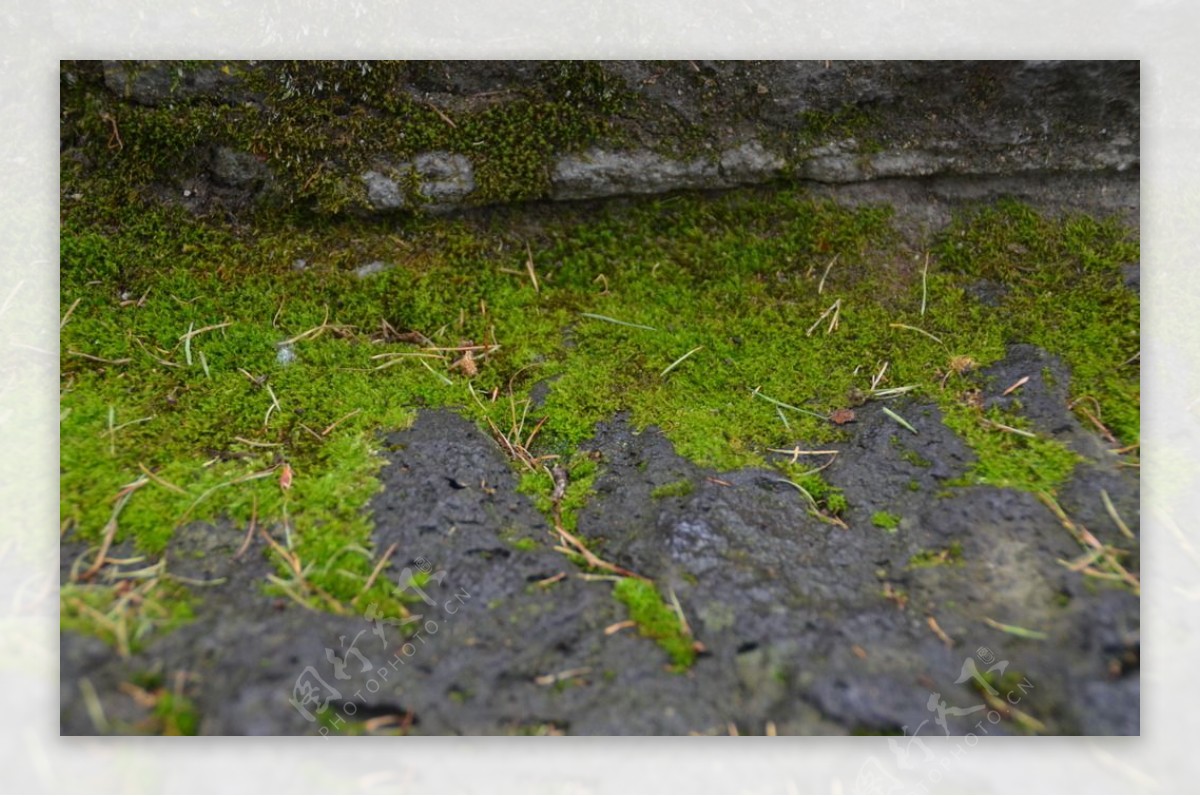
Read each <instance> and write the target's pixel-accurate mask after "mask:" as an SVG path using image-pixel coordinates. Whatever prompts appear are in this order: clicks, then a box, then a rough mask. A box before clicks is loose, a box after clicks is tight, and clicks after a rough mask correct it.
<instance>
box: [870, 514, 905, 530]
mask: <svg viewBox="0 0 1200 796" xmlns="http://www.w3.org/2000/svg"><path fill="white" fill-rule="evenodd" d="M871 524H872V525H874V526H875V527H876V528H882V529H883V530H885V531H888V532H889V533H895V532H896V529H897V528H899V527H900V516H899V515H897V514H892V513H891V512H887V511H877V512H875V513H874V514H872V515H871Z"/></svg>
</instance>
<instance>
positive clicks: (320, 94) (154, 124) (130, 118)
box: [63, 61, 631, 214]
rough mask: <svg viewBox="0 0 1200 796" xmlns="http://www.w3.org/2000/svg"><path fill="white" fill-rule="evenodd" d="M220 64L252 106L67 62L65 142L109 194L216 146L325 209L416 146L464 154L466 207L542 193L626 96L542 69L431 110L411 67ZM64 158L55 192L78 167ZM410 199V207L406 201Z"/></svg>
mask: <svg viewBox="0 0 1200 796" xmlns="http://www.w3.org/2000/svg"><path fill="white" fill-rule="evenodd" d="M226 68H232V69H236V70H237V71H238V73H239V75H240V77H241V78H242V79H243V80H244V81H245V84H246V87H247V88H248V89H249V90H250V91H252V92H254V93H255V94H256V95H257V96H258V98H259V103H261V105H259V104H258V103H255V104H241V103H230V104H223V103H219V102H213V101H209V100H201V101H197V102H192V103H175V102H172V103H166V104H163V105H160V106H157V107H147V106H142V105H137V104H134V103H130V102H126V101H123V100H121V99H119V98H116V97H113V96H112V95H110V94H109V93H108V92H106V91H105V90H104V89H103V88H102V87H101V85H100V84H101V82H102V80H103V75H102V74H100V73H99V72H98V71H96V70H90V69H87V68H83V67H78V66H76V67H75V68H74V69H73V70H72V73H73V74H75V75H76V77H77V78H80V77H81V78H82V80H77V83H76V84H68V83H66V82H64V84H63V85H64V99H63V135H64V138H65V139H66V140H68V141H70V142H71V143H73V144H76V145H78V146H79V147H80V149H81V150H82V151H83V152H84V153H85V154H86V155H87V157H89V158H91V159H92V160H93V164H92V165H93V168H95V169H96V170H97V172H102V173H107V174H108V177H109V180H108V181H107V187H108V188H109V189H110V192H109V193H110V196H111V198H113V199H115V198H117V194H118V193H123V194H124V195H126V196H128V195H129V194H130V193H131V192H132V193H134V194H136V193H138V192H140V191H141V190H142V189H144V188H145V187H147V186H148V185H149V184H150V183H152V182H155V181H175V180H178V179H179V178H180V177H183V176H191V175H192V174H193V173H194V172H195V170H196V168H197V164H198V163H201V162H202V161H203V154H204V153H203V152H201V150H202V149H203V148H204V147H207V146H210V145H212V144H217V145H225V146H229V147H232V148H234V149H236V150H238V151H245V152H250V153H253V154H254V155H255V156H257V157H258V158H259V159H260V160H261V161H262V162H263V163H264V165H265V166H267V167H268V168H269V169H270V171H271V172H272V173H273V174H274V175H275V176H276V178H277V179H278V181H279V185H278V186H277V187H278V191H276V196H277V197H287V200H288V201H289V202H291V201H296V202H298V203H299V204H300V205H301V207H303V208H315V209H318V210H320V211H322V212H325V213H335V214H336V213H341V212H343V211H347V210H352V209H354V208H355V207H361V206H362V205H363V203H364V200H365V190H364V188H363V186H362V184H361V182H360V181H359V179H358V176H357V175H359V174H362V173H363V172H364V171H366V170H368V169H370V168H372V167H374V166H375V165H376V164H378V163H381V162H389V163H392V164H393V165H396V166H400V165H401V164H402V163H404V162H405V161H406V159H408V158H411V157H412V156H414V155H416V154H418V153H420V152H428V151H447V152H454V153H459V154H463V155H466V156H468V157H470V158H471V160H472V161H473V164H474V166H475V180H476V190H475V192H474V193H473V194H472V196H471V197H470V201H472V202H475V203H491V202H505V201H513V200H522V199H531V198H539V197H541V196H543V195H544V194H545V192H546V190H547V188H548V187H549V169H550V165H551V163H552V160H553V158H554V157H555V156H556V155H558V154H561V153H563V152H567V151H572V150H575V149H581V148H583V147H585V146H587V145H590V144H593V143H596V142H598V141H600V140H603V139H605V138H616V137H617V136H616V133H615V131H614V130H613V126H612V119H613V118H614V117H615V116H616V115H618V114H619V113H620V112H621V110H622V109H623V108H624V107H626V105H627V104H628V102H629V101H630V100H629V98H630V96H631V94H630V92H629V91H628V90H627V89H625V88H624V86H623V83H622V82H621V81H620V80H619V79H618V78H615V77H613V76H610V75H608V74H607V73H606V72H605V70H604V69H603V67H602V66H601V65H599V64H597V63H596V62H586V61H580V62H570V61H567V62H548V63H547V64H545V65H544V66H543V68H542V69H543V71H542V75H541V79H540V80H539V81H535V82H533V83H531V84H530V85H529V86H528V87H526V88H525V89H524V90H523V91H521V92H514V94H513V96H511V97H509V98H507V100H506V101H505V102H501V103H495V104H488V103H483V104H482V105H479V104H476V106H477V107H475V108H474V109H471V110H462V109H455V108H448V109H446V110H441V109H438V108H435V107H433V106H432V105H430V104H428V103H426V102H423V101H421V100H419V99H416V98H414V97H413V96H411V95H410V94H409V93H408V91H407V90H406V85H407V84H408V83H409V82H410V81H409V78H410V76H411V75H412V74H413V73H415V72H418V71H420V70H421V69H422V68H423V65H421V64H408V63H405V62H403V61H268V62H258V63H256V64H254V65H252V66H251V65H247V64H234V65H232V66H230V65H227V67H226ZM114 128H115V129H116V130H117V132H118V134H119V138H120V144H119V145H117V142H116V139H115V138H114V137H113V130H114ZM71 164H72V166H73V167H72V168H71V169H70V170H69V171H66V172H64V186H66V185H73V184H74V183H75V180H76V178H77V176H78V175H79V173H80V171H79V169H78V168H74V166H75V165H76V164H75V163H74V162H73V161H72V162H71ZM98 183H99V181H98V180H91V186H90V187H92V188H96V187H98ZM411 187H413V186H410V188H411ZM75 192H76V191H72V193H75ZM89 198H94V197H89ZM410 199H413V200H414V201H419V200H420V198H419V197H418V196H416V194H415V193H412V194H411V195H410ZM276 209H279V208H276ZM283 209H284V210H286V208H283Z"/></svg>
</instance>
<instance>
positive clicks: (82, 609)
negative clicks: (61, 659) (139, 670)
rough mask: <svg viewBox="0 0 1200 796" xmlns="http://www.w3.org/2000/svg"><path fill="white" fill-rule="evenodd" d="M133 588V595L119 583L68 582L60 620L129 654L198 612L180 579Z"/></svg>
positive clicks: (65, 624) (154, 582) (74, 629)
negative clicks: (121, 587) (120, 587)
mask: <svg viewBox="0 0 1200 796" xmlns="http://www.w3.org/2000/svg"><path fill="white" fill-rule="evenodd" d="M127 585H128V584H127ZM132 588H133V590H134V591H133V593H132V594H130V595H128V596H127V595H126V594H125V593H124V591H123V590H121V589H118V588H117V587H116V586H111V585H100V584H97V585H91V584H82V583H64V584H63V586H62V589H61V592H60V598H59V626H60V627H61V628H62V629H63V630H73V631H75V632H77V633H84V634H87V635H91V636H96V637H97V638H100V639H103V640H104V641H106V642H108V643H109V644H112V645H113V646H114V647H116V648H117V650H118V651H119V652H120V653H121V654H122V655H124V656H128V655H130V654H132V653H136V652H140V651H141V650H143V649H144V648H145V646H146V644H147V643H148V642H149V641H151V640H152V639H154V638H156V637H158V636H161V635H163V634H165V633H169V632H170V631H172V630H174V629H175V628H177V627H180V626H181V625H184V624H187V623H188V622H190V621H191V620H192V619H193V618H194V613H193V605H194V603H195V600H194V598H193V596H192V595H191V594H190V593H189V591H188V590H187V589H186V588H185V587H184V586H182V585H180V584H177V583H174V582H170V581H168V582H162V581H157V580H156V581H152V582H147V583H145V584H141V585H140V586H138V585H133V586H132Z"/></svg>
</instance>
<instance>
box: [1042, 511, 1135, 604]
mask: <svg viewBox="0 0 1200 796" xmlns="http://www.w3.org/2000/svg"><path fill="white" fill-rule="evenodd" d="M1038 498H1039V499H1040V500H1041V501H1042V503H1044V504H1045V505H1046V507H1047V508H1049V509H1050V511H1051V512H1052V513H1053V514H1054V516H1055V517H1057V518H1058V521H1059V522H1060V523H1061V524H1062V526H1063V527H1064V528H1065V529H1066V530H1067V532H1068V533H1070V534H1071V536H1072V538H1074V539H1075V541H1076V542H1078V543H1079V545H1080V546H1081V547H1083V548H1085V549H1090V550H1094V551H1096V552H1097V553H1098V555H1097V556H1096V560H1097V561H1100V562H1102V564H1103V567H1104V569H1095V568H1094V567H1090V566H1086V565H1082V566H1084V568H1083V569H1082V570H1080V571H1081V572H1083V573H1084V574H1085V575H1090V576H1092V577H1096V578H1102V579H1104V580H1120V581H1122V582H1124V583H1125V584H1127V585H1128V586H1129V587H1130V588H1131V589H1132V590H1133V593H1134V594H1138V595H1140V594H1141V593H1142V585H1141V581H1139V580H1138V578H1137V576H1136V575H1134V574H1133V573H1131V572H1130V571H1129V570H1127V569H1126V568H1125V567H1124V566H1123V565H1122V564H1121V562H1120V561H1119V560H1118V556H1119V555H1121V554H1123V553H1124V551H1122V550H1119V549H1117V548H1115V547H1113V546H1112V545H1105V544H1101V542H1100V540H1099V539H1097V538H1096V537H1095V535H1094V534H1092V532H1091V531H1089V530H1088V529H1087V528H1085V527H1084V526H1083V525H1080V524H1079V523H1076V522H1074V521H1073V520H1072V519H1071V518H1070V517H1068V516H1067V513H1066V512H1065V511H1063V508H1062V506H1060V505H1059V504H1058V501H1056V500H1055V499H1054V498H1053V497H1051V496H1050V495H1049V494H1047V493H1045V492H1039V493H1038ZM1059 563H1062V564H1063V565H1064V566H1067V567H1068V568H1069V569H1074V567H1075V565H1073V564H1068V563H1066V562H1059Z"/></svg>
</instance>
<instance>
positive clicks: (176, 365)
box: [131, 335, 183, 368]
mask: <svg viewBox="0 0 1200 796" xmlns="http://www.w3.org/2000/svg"><path fill="white" fill-rule="evenodd" d="M131 337H132V338H133V342H135V343H137V344H138V348H140V349H142V351H143V352H145V354H146V356H148V357H150V358H151V359H153V360H154V361H155V362H157V363H158V364H160V365H162V366H163V367H167V368H182V367H183V365H180V364H179V363H178V362H171V361H170V360H166V359H163V358H162V357H159V356H155V355H154V354H153V353H151V351H150V349H149V348H146V344H145V343H143V342H142V341H141V340H140V339H138V338H137V337H136V336H132V335H131Z"/></svg>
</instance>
